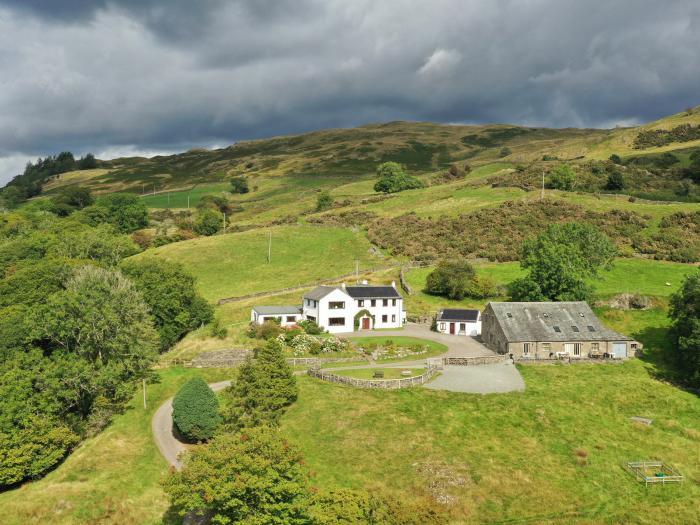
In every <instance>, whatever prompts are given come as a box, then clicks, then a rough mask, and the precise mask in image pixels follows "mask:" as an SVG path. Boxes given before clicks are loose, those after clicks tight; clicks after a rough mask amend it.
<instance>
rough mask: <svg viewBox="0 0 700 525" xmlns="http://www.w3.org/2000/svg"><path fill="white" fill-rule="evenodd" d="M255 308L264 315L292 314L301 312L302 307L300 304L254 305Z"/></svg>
mask: <svg viewBox="0 0 700 525" xmlns="http://www.w3.org/2000/svg"><path fill="white" fill-rule="evenodd" d="M253 310H255V311H256V312H258V313H259V314H262V315H275V314H280V315H292V314H300V313H301V308H299V307H298V306H253Z"/></svg>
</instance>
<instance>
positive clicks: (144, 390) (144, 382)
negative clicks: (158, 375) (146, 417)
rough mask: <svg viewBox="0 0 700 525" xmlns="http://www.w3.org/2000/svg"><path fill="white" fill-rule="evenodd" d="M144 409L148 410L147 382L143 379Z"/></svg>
mask: <svg viewBox="0 0 700 525" xmlns="http://www.w3.org/2000/svg"><path fill="white" fill-rule="evenodd" d="M142 382H143V408H144V409H146V408H147V407H146V380H145V379H143V380H142Z"/></svg>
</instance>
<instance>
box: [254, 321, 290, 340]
mask: <svg viewBox="0 0 700 525" xmlns="http://www.w3.org/2000/svg"><path fill="white" fill-rule="evenodd" d="M282 330H283V329H282V327H281V326H280V323H279V321H275V320H267V321H264V322H263V323H262V324H258V323H255V322H252V323H250V325H249V326H248V332H247V333H248V337H251V338H254V339H265V340H266V341H269V340H270V339H274V338H275V337H277V336H278V335H279V334H280V333H282Z"/></svg>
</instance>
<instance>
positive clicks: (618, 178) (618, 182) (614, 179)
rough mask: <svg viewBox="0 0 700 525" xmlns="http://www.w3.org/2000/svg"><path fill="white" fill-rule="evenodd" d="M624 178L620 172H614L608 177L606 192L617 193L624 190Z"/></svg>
mask: <svg viewBox="0 0 700 525" xmlns="http://www.w3.org/2000/svg"><path fill="white" fill-rule="evenodd" d="M625 186H626V185H625V178H624V177H623V176H622V173H620V171H618V170H615V171H613V172H612V173H611V174H610V175H608V182H607V183H606V184H605V189H606V190H611V191H619V190H624V189H625Z"/></svg>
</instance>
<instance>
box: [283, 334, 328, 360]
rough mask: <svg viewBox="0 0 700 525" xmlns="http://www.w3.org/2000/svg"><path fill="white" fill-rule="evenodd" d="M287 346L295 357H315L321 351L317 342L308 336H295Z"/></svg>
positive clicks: (314, 338)
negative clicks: (305, 355) (308, 355)
mask: <svg viewBox="0 0 700 525" xmlns="http://www.w3.org/2000/svg"><path fill="white" fill-rule="evenodd" d="M289 346H290V348H291V349H292V350H293V351H294V355H295V356H301V355H303V354H313V355H317V354H318V353H319V352H320V351H321V344H320V343H319V340H318V339H317V338H316V337H314V336H312V335H308V334H298V335H295V336H294V337H293V338H292V340H291V341H289Z"/></svg>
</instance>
